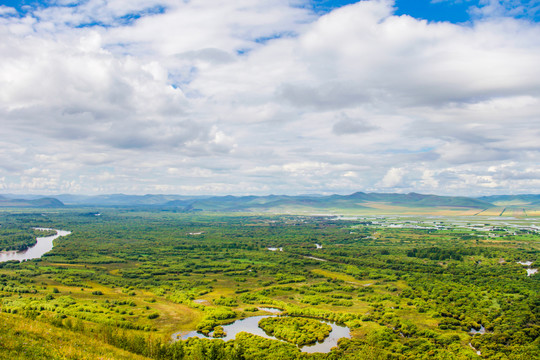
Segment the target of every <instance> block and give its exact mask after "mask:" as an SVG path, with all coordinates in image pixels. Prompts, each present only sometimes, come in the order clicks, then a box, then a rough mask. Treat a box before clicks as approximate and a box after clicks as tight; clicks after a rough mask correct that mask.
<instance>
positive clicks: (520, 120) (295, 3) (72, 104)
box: [0, 0, 540, 195]
mask: <svg viewBox="0 0 540 360" xmlns="http://www.w3.org/2000/svg"><path fill="white" fill-rule="evenodd" d="M349 2H350V1H348V0H340V1H337V0H334V1H328V0H317V1H316V0H313V1H312V2H308V0H235V1H227V0H190V1H181V0H138V1H133V0H107V1H103V0H85V1H84V2H75V1H70V0H54V1H47V2H45V1H42V2H41V3H39V2H34V1H32V0H28V1H27V2H21V1H4V2H2V3H0V34H1V38H2V43H1V44H2V46H0V129H2V136H0V194H1V193H4V192H6V193H40V194H55V193H79V194H81V193H82V194H99V193H118V192H123V193H132V194H144V193H176V194H189V195H196V194H220V195H225V194H234V195H241V194H243V195H245V194H269V193H274V194H301V193H327V194H328V193H342V194H345V193H352V192H355V191H366V192H370V191H376V192H410V191H414V192H420V193H435V194H444V195H486V194H505V193H537V192H538V191H539V189H540V164H539V163H538V158H540V130H538V119H540V95H539V94H540V67H539V66H538V64H539V63H540V24H539V23H538V12H539V11H538V10H539V7H540V0H530V1H525V0H505V1H497V0H456V1H450V0H446V1H445V0H431V1H429V0H415V1H409V0H407V1H405V0H396V2H393V1H391V0H364V1H361V2H358V3H350V4H349ZM54 4H67V5H58V6H56V5H54ZM300 4H302V6H300ZM13 8H16V9H17V10H13ZM403 14H406V15H409V16H401V15H403ZM426 20H427V21H426Z"/></svg>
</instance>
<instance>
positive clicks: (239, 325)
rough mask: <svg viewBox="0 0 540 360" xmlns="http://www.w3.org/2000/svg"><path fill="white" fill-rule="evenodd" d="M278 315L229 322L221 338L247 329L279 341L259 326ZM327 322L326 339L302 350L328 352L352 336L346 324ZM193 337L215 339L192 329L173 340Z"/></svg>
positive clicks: (273, 310)
mask: <svg viewBox="0 0 540 360" xmlns="http://www.w3.org/2000/svg"><path fill="white" fill-rule="evenodd" d="M260 309H261V310H265V311H269V312H276V311H275V310H277V309H271V310H267V309H266V308H260ZM275 316H278V315H260V316H252V317H248V318H245V319H241V320H236V321H235V322H233V323H231V324H229V325H223V330H224V331H225V333H226V334H227V335H226V336H225V337H223V338H221V339H222V340H224V341H228V340H233V339H235V338H236V334H238V333H240V332H242V331H245V332H247V333H250V334H253V335H257V336H261V337H264V338H267V339H273V340H278V341H283V340H279V339H278V338H276V337H274V336H270V335H268V334H266V333H265V332H264V330H263V329H261V328H260V327H259V321H261V320H262V319H264V318H268V317H275ZM321 322H323V323H325V324H328V325H330V326H331V327H332V331H331V332H330V335H328V337H327V338H326V339H324V341H322V342H320V343H316V344H312V345H305V346H302V347H301V348H300V350H301V351H303V352H306V353H328V352H330V350H331V349H332V348H333V347H335V346H337V343H338V340H339V339H341V338H350V337H351V332H350V330H349V328H348V327H346V326H340V325H337V324H335V323H331V322H328V321H321ZM191 337H199V338H202V339H214V338H213V337H210V336H205V335H203V334H201V333H198V332H197V331H191V332H189V333H187V334H184V335H181V333H175V334H173V335H172V339H173V340H178V339H182V340H186V339H189V338H191Z"/></svg>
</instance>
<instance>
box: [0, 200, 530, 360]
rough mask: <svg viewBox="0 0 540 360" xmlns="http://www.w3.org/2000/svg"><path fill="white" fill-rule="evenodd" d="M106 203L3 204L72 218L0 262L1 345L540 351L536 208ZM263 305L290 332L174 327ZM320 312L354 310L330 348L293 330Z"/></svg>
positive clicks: (2, 218) (3, 215) (147, 352)
mask: <svg viewBox="0 0 540 360" xmlns="http://www.w3.org/2000/svg"><path fill="white" fill-rule="evenodd" d="M90 210H91V211H90ZM98 210H99V211H97V210H95V211H94V209H82V210H78V209H55V210H54V211H53V210H46V209H40V210H35V211H34V210H28V209H27V210H25V211H22V210H17V211H15V210H13V211H11V210H10V211H8V210H4V211H3V212H0V225H2V226H1V227H0V229H2V230H6V231H8V230H9V231H13V233H17V234H18V233H20V234H23V233H24V234H31V233H32V237H35V234H33V230H31V229H33V228H34V227H47V228H55V229H64V230H70V231H72V234H71V235H69V236H66V237H61V238H58V239H57V240H55V243H54V249H53V250H52V251H51V252H49V253H47V254H46V255H44V256H43V257H42V258H41V259H35V260H31V261H26V262H22V263H19V262H14V261H8V262H3V263H0V304H1V312H0V316H1V323H2V324H4V326H0V341H1V344H2V346H0V358H15V359H17V358H20V359H49V358H50V359H55V358H73V359H79V358H80V359H85V358H100V357H103V358H110V359H142V358H144V357H146V358H151V359H276V358H279V359H311V358H312V359H400V360H401V359H403V360H405V359H479V358H480V356H478V355H477V351H481V354H482V355H481V357H482V358H487V359H510V360H512V359H516V360H517V359H535V358H537V354H538V353H540V352H539V347H540V340H539V339H540V324H539V316H540V315H539V314H540V295H539V292H538V289H540V276H539V275H538V274H537V275H532V276H527V273H526V271H525V269H526V266H523V265H520V264H518V263H517V261H532V262H533V265H532V267H538V264H539V262H540V259H539V248H540V242H539V239H540V236H539V234H538V232H537V231H535V230H534V229H532V228H530V227H527V226H529V225H530V221H529V220H527V221H525V220H523V221H521V220H516V221H515V222H512V221H509V220H505V223H509V224H505V223H503V222H496V221H495V222H493V221H492V220H490V219H487V218H486V219H484V220H481V221H476V222H472V223H469V219H466V220H462V219H461V220H459V223H460V224H461V225H454V224H453V223H454V222H455V221H456V220H454V219H448V220H446V219H443V218H435V219H426V218H415V217H407V218H400V219H397V218H393V219H382V218H369V219H361V220H339V219H336V218H331V217H307V216H270V215H255V214H249V215H246V214H218V213H216V214H202V213H182V212H176V209H166V210H163V209H155V210H141V209H112V208H109V209H98ZM98 212H99V213H100V214H101V215H100V216H95V214H96V213H98ZM471 221H472V220H471ZM425 222H429V223H430V224H431V225H430V226H427V225H426V226H424V225H425V224H424V223H425ZM418 224H422V226H418ZM6 238H9V236H8V237H6ZM315 244H321V245H322V248H316V246H315ZM269 247H275V248H280V247H281V248H283V251H269V250H268V248H269ZM314 258H315V259H314ZM259 307H276V308H280V309H283V310H284V315H292V316H293V317H276V318H269V319H272V320H269V321H265V322H263V323H262V326H264V327H266V328H267V329H268V326H271V325H272V326H273V330H272V331H273V332H274V334H276V336H279V337H281V338H282V339H284V340H286V341H288V342H282V341H276V340H270V339H263V338H261V337H258V336H254V335H251V334H246V333H241V334H239V335H238V336H237V338H236V339H235V340H231V341H227V342H224V341H223V340H221V339H197V338H190V339H188V340H179V341H176V342H171V341H170V339H171V335H172V334H173V333H177V332H188V331H192V330H196V329H197V330H199V331H201V332H202V333H204V334H210V333H212V332H213V336H214V337H218V338H219V337H222V336H224V334H223V332H224V329H223V326H225V325H226V324H228V323H230V322H232V321H234V320H237V319H241V318H244V317H249V316H254V315H264V314H267V313H265V312H262V311H259V310H258V308H259ZM274 319H277V320H274ZM320 320H327V321H333V322H337V323H339V324H341V325H345V326H348V327H349V328H350V329H351V338H350V339H342V340H341V341H340V342H339V347H336V348H334V349H332V350H331V351H330V352H328V353H327V354H307V353H302V352H301V351H300V350H299V349H298V347H297V346H296V344H305V343H309V342H312V340H308V339H311V337H312V336H315V337H316V340H319V339H320V333H324V329H319V328H317V325H314V324H320V325H323V324H322V323H321V322H320ZM304 322H305V324H303V323H304ZM265 323H266V324H265ZM471 328H473V329H477V330H478V329H480V328H484V329H485V333H483V334H477V335H473V334H472V333H471ZM225 331H226V329H225ZM56 337H57V338H58V339H59V340H58V341H56V339H55V338H56ZM60 340H61V341H60ZM306 341H307V342H306ZM60 346H61V347H60ZM23 348H25V349H27V351H26V352H25V351H22V349H23ZM89 348H91V350H88V351H89V353H88V354H84V353H83V352H82V350H81V349H89ZM69 349H71V350H69ZM105 349H107V350H106V351H107V352H106V353H107V355H106V356H108V357H106V356H104V355H102V354H104V352H105ZM111 349H113V350H111ZM14 354H18V355H16V356H15V355H14ZM17 356H18V357H17Z"/></svg>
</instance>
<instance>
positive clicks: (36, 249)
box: [0, 228, 71, 262]
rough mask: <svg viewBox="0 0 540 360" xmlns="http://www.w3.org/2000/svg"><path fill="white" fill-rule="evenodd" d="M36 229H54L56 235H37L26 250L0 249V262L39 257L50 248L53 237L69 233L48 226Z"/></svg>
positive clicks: (68, 232) (69, 232)
mask: <svg viewBox="0 0 540 360" xmlns="http://www.w3.org/2000/svg"><path fill="white" fill-rule="evenodd" d="M36 230H54V231H56V235H51V236H44V237H38V238H36V240H37V242H36V244H35V245H34V246H32V247H29V248H28V249H26V250H22V251H0V262H6V261H10V260H17V261H26V260H31V259H39V258H40V257H42V256H43V254H46V253H48V252H49V251H51V250H52V248H53V241H54V239H57V238H59V237H60V236H66V235H69V234H71V231H65V230H56V229H49V228H36Z"/></svg>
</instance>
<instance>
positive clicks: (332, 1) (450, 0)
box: [1, 0, 540, 23]
mask: <svg viewBox="0 0 540 360" xmlns="http://www.w3.org/2000/svg"><path fill="white" fill-rule="evenodd" d="M356 2H357V1H355V0H312V1H311V2H310V3H309V5H307V7H310V8H312V9H313V10H314V11H315V12H317V13H319V14H324V13H327V12H330V11H331V10H333V9H336V8H339V7H342V6H345V5H349V4H353V3H356ZM55 3H58V2H57V1H53V0H49V1H47V0H40V1H36V0H25V1H16V0H3V1H2V2H1V4H2V5H5V6H9V7H13V8H16V9H17V10H19V11H20V12H22V13H24V12H26V10H25V6H30V7H31V8H35V7H48V6H52V5H53V4H55ZM76 3H77V2H72V5H70V6H74V5H75V4H76ZM79 3H82V2H79ZM494 4H496V5H497V6H498V7H500V9H504V11H505V13H506V15H508V16H512V17H515V18H524V19H528V20H531V21H535V22H538V21H539V20H540V1H538V0H495V1H490V0H396V1H395V8H396V15H403V14H406V15H410V16H412V17H414V18H417V19H425V20H428V21H448V22H451V23H464V22H467V21H470V20H472V19H474V18H475V17H479V16H481V13H479V12H478V11H477V10H478V9H482V8H486V7H489V6H494Z"/></svg>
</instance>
